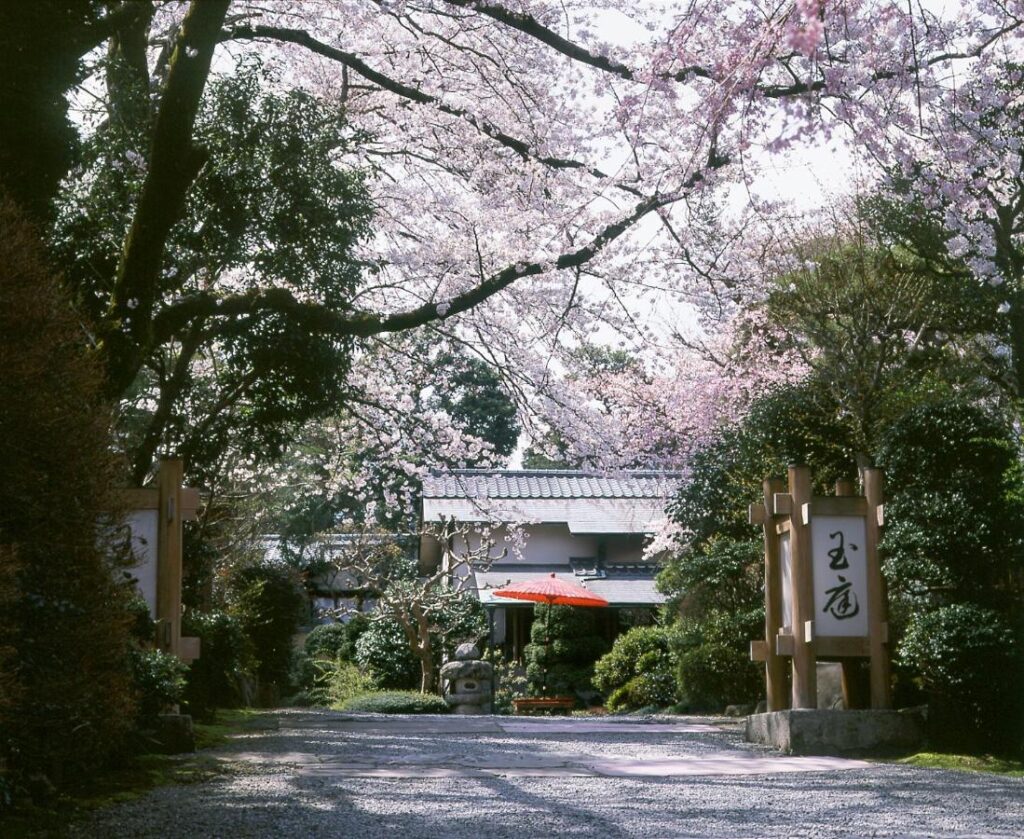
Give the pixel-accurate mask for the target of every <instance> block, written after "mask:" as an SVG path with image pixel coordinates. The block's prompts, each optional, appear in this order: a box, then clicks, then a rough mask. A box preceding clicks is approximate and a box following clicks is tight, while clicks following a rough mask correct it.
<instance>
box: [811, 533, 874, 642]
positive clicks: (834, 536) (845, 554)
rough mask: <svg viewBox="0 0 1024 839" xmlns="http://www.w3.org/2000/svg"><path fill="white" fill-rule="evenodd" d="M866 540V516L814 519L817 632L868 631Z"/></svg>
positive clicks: (848, 633) (862, 633)
mask: <svg viewBox="0 0 1024 839" xmlns="http://www.w3.org/2000/svg"><path fill="white" fill-rule="evenodd" d="M866 541H867V538H866V532H865V525H864V519H863V518H861V517H860V516H815V517H814V519H812V521H811V553H812V556H813V567H814V620H815V623H816V625H817V627H818V628H817V634H819V635H846V636H866V635H867V634H868V616H867V608H866V607H867V564H866V561H865V544H866Z"/></svg>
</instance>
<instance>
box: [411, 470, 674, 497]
mask: <svg viewBox="0 0 1024 839" xmlns="http://www.w3.org/2000/svg"><path fill="white" fill-rule="evenodd" d="M680 480H681V475H680V473H678V472H639V471H621V472H610V473H607V474H601V473H596V472H578V471H569V470H557V469H548V470H532V471H531V470H523V471H517V470H511V469H501V470H491V469H458V470H454V471H452V472H435V473H433V474H431V475H430V476H429V477H427V478H426V479H425V480H424V481H423V496H424V497H425V498H489V499H495V498H668V497H670V496H671V495H673V494H674V493H675V490H676V489H677V488H678V486H679V483H680Z"/></svg>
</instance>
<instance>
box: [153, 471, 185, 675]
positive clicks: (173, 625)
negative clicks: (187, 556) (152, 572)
mask: <svg viewBox="0 0 1024 839" xmlns="http://www.w3.org/2000/svg"><path fill="white" fill-rule="evenodd" d="M183 475H184V466H183V464H182V461H181V459H180V458H168V459H166V460H161V461H160V470H159V473H158V476H157V487H158V490H159V493H160V501H159V505H160V506H159V507H158V513H159V517H158V525H157V532H158V539H157V543H158V549H157V556H158V557H159V560H158V565H157V584H156V617H157V620H158V621H160V622H161V623H160V624H159V625H160V626H161V627H166V629H165V630H164V631H163V634H162V637H160V638H159V639H158V641H159V646H160V647H161V649H163V650H165V651H166V652H169V653H172V654H173V655H179V654H180V652H181V650H180V647H181V519H182V504H181V479H182V477H183Z"/></svg>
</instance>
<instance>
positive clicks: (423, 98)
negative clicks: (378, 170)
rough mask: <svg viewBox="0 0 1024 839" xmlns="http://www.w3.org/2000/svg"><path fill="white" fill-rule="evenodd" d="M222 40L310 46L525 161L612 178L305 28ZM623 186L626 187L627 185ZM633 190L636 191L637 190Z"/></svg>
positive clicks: (233, 32) (227, 34)
mask: <svg viewBox="0 0 1024 839" xmlns="http://www.w3.org/2000/svg"><path fill="white" fill-rule="evenodd" d="M221 40H273V41H283V42H286V43H292V44H296V45H298V46H301V47H304V48H306V49H308V50H309V51H310V52H313V53H315V54H316V55H319V56H322V57H324V58H328V59H331V60H332V61H336V62H338V63H340V64H341V65H343V66H344V67H347V68H349V69H350V70H353V71H355V72H356V73H358V74H359V75H360V76H362V77H363V78H364V79H366V80H367V81H369V82H372V83H373V84H375V85H377V86H379V87H380V88H381V89H383V90H387V91H389V92H390V93H394V94H395V95H397V96H401V97H402V98H404V99H408V100H410V101H412V102H416V103H418V104H421V105H430V106H432V107H434V108H436V109H437V110H439V111H440V112H441V113H444V114H447V115H448V116H452V117H455V118H456V119H461V120H464V121H466V122H467V123H469V124H470V125H472V126H473V127H474V128H475V129H476V130H477V131H479V132H480V133H481V134H484V135H485V136H487V137H490V138H491V139H492V140H495V141H496V142H498V143H500V144H501V145H503V146H504V147H505V148H507V149H510V150H511V151H514V152H515V153H516V154H518V155H519V156H520V157H521V158H523V160H535V161H537V162H538V163H542V164H543V165H545V166H547V167H549V168H551V169H576V170H580V171H584V172H587V173H588V174H589V175H592V176H593V177H595V178H599V179H601V180H604V179H606V178H608V177H609V176H608V175H607V174H605V173H604V172H602V171H601V170H600V169H598V168H596V167H594V166H590V165H589V164H586V163H583V162H581V161H579V160H573V159H571V158H566V157H553V156H551V155H540V154H538V153H537V152H536V151H534V150H533V149H532V148H531V147H530V144H529V143H527V142H525V141H523V140H520V139H518V138H516V137H512V136H511V135H509V134H506V133H505V132H504V131H502V130H500V129H499V128H497V127H496V126H494V125H492V124H491V123H489V122H487V120H484V119H481V118H480V117H477V116H476V115H474V114H473V113H471V112H470V111H467V110H466V109H465V108H459V107H456V106H454V105H449V104H447V103H446V102H444V101H442V100H441V99H440V98H438V97H437V96H434V95H432V94H430V93H426V92H424V91H422V90H420V89H419V88H417V87H413V86H411V85H408V84H405V83H403V82H400V81H397V80H396V79H392V78H391V77H390V76H386V75H384V74H383V73H381V72H380V71H378V70H375V69H373V68H372V67H370V66H369V65H368V64H367V63H366V62H365V61H363V60H362V59H361V58H359V57H358V56H356V55H353V54H352V53H350V52H346V51H344V50H341V49H338V48H337V47H332V46H330V45H329V44H325V43H324V42H323V41H319V40H317V39H316V38H314V37H313V36H312V35H310V34H309V33H308V32H306V31H305V30H303V29H289V28H287V27H281V26H251V25H245V26H236V27H234V28H232V29H230V30H225V31H224V32H223V33H221ZM623 188H624V189H626V187H623ZM629 191H631V192H633V193H634V194H636V190H629Z"/></svg>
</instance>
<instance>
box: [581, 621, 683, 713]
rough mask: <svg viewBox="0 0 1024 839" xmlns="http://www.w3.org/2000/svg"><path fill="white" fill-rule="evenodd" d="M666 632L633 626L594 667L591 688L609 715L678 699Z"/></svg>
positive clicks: (674, 663)
mask: <svg viewBox="0 0 1024 839" xmlns="http://www.w3.org/2000/svg"><path fill="white" fill-rule="evenodd" d="M669 635H670V633H669V630H667V629H665V628H664V627H661V626H637V627H634V628H633V629H631V630H629V631H628V632H626V633H625V634H623V635H620V636H619V637H618V638H616V639H615V644H614V646H613V647H612V651H611V652H610V653H608V654H607V655H606V656H604V657H602V658H601V659H599V660H598V662H597V664H596V665H594V687H596V688H597V689H598V690H599V691H601V692H602V693H603V694H604V695H605V697H606V700H605V704H606V705H607V707H608V710H610V711H622V710H633V709H636V708H643V707H645V706H648V705H659V706H665V705H671V704H673V703H674V702H676V701H677V700H678V698H679V696H678V693H679V691H678V687H677V685H676V677H675V672H674V671H675V668H676V665H677V661H676V657H675V654H674V652H673V651H672V649H671V646H670V637H669Z"/></svg>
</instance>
